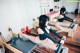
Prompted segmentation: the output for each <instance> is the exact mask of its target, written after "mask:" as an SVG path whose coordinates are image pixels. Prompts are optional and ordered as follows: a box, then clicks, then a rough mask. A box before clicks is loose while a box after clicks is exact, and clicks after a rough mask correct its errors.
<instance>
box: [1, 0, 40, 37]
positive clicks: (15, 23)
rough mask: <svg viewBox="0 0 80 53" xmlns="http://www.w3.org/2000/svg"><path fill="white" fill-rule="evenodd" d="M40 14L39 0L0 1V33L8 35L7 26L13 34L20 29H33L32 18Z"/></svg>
mask: <svg viewBox="0 0 80 53" xmlns="http://www.w3.org/2000/svg"><path fill="white" fill-rule="evenodd" d="M40 14H41V12H40V6H39V0H0V32H2V34H3V35H4V36H6V35H7V34H8V31H7V29H8V26H10V27H11V28H12V29H13V31H14V32H19V31H20V29H21V28H22V27H25V26H29V28H32V27H33V18H37V17H39V16H40Z"/></svg>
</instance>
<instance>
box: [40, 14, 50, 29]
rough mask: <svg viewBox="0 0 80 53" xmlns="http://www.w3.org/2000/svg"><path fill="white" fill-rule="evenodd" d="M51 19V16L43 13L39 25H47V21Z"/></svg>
mask: <svg viewBox="0 0 80 53" xmlns="http://www.w3.org/2000/svg"><path fill="white" fill-rule="evenodd" d="M48 21H49V17H48V16H46V15H41V16H40V17H39V27H41V28H42V27H46V25H47V23H48Z"/></svg>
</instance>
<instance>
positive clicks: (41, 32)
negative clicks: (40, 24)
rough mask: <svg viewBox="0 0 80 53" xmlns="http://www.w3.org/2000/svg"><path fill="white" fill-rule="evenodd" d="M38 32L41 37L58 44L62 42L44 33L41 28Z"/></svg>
mask: <svg viewBox="0 0 80 53" xmlns="http://www.w3.org/2000/svg"><path fill="white" fill-rule="evenodd" d="M37 31H38V34H41V36H44V37H46V38H49V39H51V40H52V41H53V42H57V43H59V42H60V41H59V40H57V39H55V38H53V37H51V36H50V35H48V34H46V33H44V32H43V31H42V30H41V29H40V28H39V29H38V30H37Z"/></svg>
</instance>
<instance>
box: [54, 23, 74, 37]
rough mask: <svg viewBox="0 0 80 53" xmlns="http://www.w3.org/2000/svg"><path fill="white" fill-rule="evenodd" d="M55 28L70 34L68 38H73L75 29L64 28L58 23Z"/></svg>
mask: <svg viewBox="0 0 80 53" xmlns="http://www.w3.org/2000/svg"><path fill="white" fill-rule="evenodd" d="M55 26H56V27H57V28H59V29H60V30H61V31H64V32H68V36H73V29H69V28H66V27H62V26H60V24H59V23H58V22H57V23H56V24H55Z"/></svg>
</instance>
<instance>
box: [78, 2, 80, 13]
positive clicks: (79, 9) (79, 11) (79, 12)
mask: <svg viewBox="0 0 80 53" xmlns="http://www.w3.org/2000/svg"><path fill="white" fill-rule="evenodd" d="M78 10H79V13H80V2H79V9H78Z"/></svg>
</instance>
